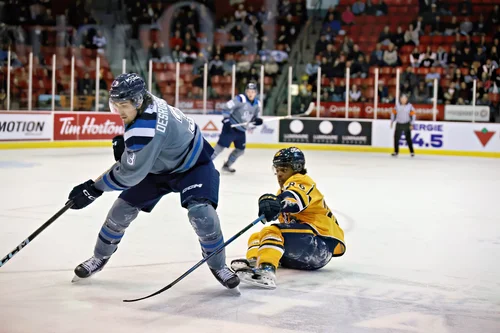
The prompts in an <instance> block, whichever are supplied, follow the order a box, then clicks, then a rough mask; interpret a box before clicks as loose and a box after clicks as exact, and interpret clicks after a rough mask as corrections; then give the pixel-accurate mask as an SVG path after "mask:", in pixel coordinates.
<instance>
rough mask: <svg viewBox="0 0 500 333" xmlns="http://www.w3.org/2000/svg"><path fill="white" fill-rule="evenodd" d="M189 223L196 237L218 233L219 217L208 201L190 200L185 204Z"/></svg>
mask: <svg viewBox="0 0 500 333" xmlns="http://www.w3.org/2000/svg"><path fill="white" fill-rule="evenodd" d="M187 209H188V218H189V222H190V223H191V225H192V226H193V228H194V230H195V231H196V233H197V234H198V236H200V237H203V236H207V235H210V234H213V233H214V232H218V231H220V223H219V217H218V216H217V212H216V211H215V208H214V207H213V206H212V203H211V202H210V201H208V200H192V201H190V202H189V203H188V204H187Z"/></svg>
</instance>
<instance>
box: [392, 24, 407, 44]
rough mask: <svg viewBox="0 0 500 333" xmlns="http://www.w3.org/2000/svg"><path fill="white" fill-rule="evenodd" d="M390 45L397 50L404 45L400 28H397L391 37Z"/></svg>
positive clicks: (403, 34) (403, 36) (403, 35)
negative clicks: (394, 46)
mask: <svg viewBox="0 0 500 333" xmlns="http://www.w3.org/2000/svg"><path fill="white" fill-rule="evenodd" d="M391 40H392V43H393V44H394V45H396V47H397V48H398V49H399V48H401V47H402V46H403V45H404V44H405V33H404V31H403V27H402V26H400V25H399V26H398V28H397V30H396V33H395V34H394V35H392V38H391Z"/></svg>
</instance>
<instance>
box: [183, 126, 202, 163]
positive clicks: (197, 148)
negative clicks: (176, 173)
mask: <svg viewBox="0 0 500 333" xmlns="http://www.w3.org/2000/svg"><path fill="white" fill-rule="evenodd" d="M202 146H203V136H202V135H201V134H200V135H198V140H197V141H196V143H195V145H194V148H193V150H192V151H191V154H190V156H189V159H188V161H187V163H186V164H185V165H184V167H183V168H182V170H181V172H184V171H186V170H188V169H190V168H191V167H192V166H193V165H194V162H196V161H194V158H195V157H196V156H198V155H199V154H198V153H199V151H200V149H201V148H202Z"/></svg>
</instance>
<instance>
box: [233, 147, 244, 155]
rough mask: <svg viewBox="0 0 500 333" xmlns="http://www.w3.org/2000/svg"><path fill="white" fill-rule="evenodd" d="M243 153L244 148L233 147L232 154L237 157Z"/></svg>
mask: <svg viewBox="0 0 500 333" xmlns="http://www.w3.org/2000/svg"><path fill="white" fill-rule="evenodd" d="M244 153H245V148H235V149H234V154H235V155H236V156H237V157H240V156H242V155H243V154H244Z"/></svg>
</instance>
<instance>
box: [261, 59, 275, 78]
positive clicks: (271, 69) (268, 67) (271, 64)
mask: <svg viewBox="0 0 500 333" xmlns="http://www.w3.org/2000/svg"><path fill="white" fill-rule="evenodd" d="M264 72H265V73H266V74H269V75H271V76H275V75H276V74H278V72H279V66H278V64H277V63H276V60H274V58H269V59H268V60H267V61H266V62H265V64H264Z"/></svg>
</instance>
